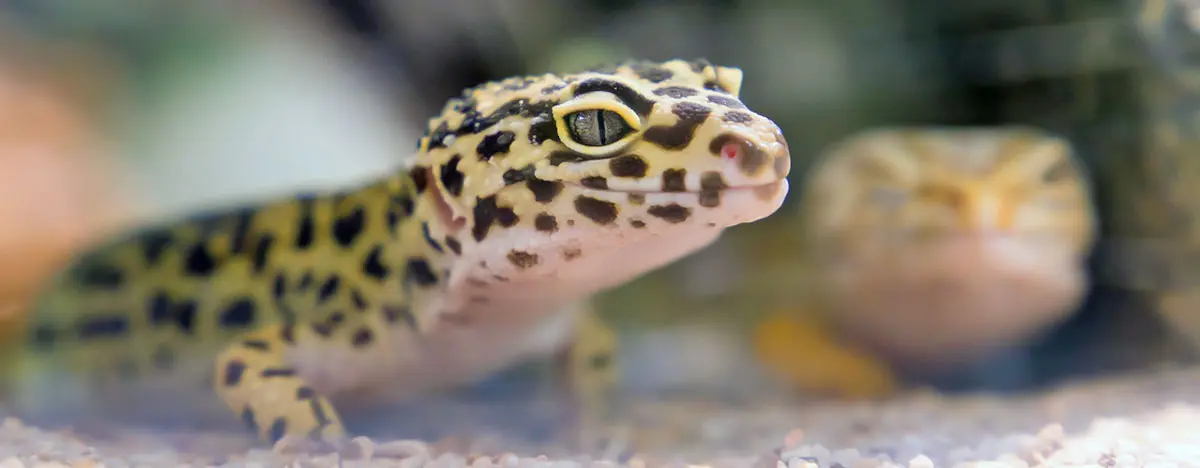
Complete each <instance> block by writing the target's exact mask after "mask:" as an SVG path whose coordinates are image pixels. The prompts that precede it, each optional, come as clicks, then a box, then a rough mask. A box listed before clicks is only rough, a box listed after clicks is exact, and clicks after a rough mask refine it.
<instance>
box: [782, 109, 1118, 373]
mask: <svg viewBox="0 0 1200 468" xmlns="http://www.w3.org/2000/svg"><path fill="white" fill-rule="evenodd" d="M809 177H810V179H809V180H810V182H809V183H808V184H806V187H807V189H808V190H807V192H806V193H805V196H804V198H803V200H804V206H805V208H804V210H805V215H806V219H807V221H808V223H807V232H806V235H807V241H808V242H809V243H810V247H809V248H810V254H811V255H812V256H813V258H816V259H818V260H819V261H820V262H822V263H821V264H820V266H818V267H817V271H821V272H822V277H823V279H825V280H827V283H826V284H825V287H823V288H822V291H823V292H825V293H827V294H828V295H829V299H830V300H831V303H834V304H837V307H836V308H837V311H836V313H835V314H834V316H835V319H836V320H837V321H839V322H840V323H841V324H842V325H843V326H845V327H846V328H847V329H849V330H851V333H855V334H857V335H858V336H860V337H862V340H863V341H865V342H868V345H869V346H871V347H875V348H877V349H882V350H884V351H883V353H884V354H888V355H892V356H895V357H896V358H897V359H898V360H900V361H909V362H915V363H921V364H926V363H927V364H937V365H939V366H940V365H942V364H943V363H941V362H935V361H959V360H970V359H971V358H976V357H979V356H981V355H982V354H983V353H986V352H991V351H994V350H995V349H997V348H1003V347H1006V346H1010V345H1015V344H1019V343H1020V342H1022V341H1025V340H1027V339H1030V338H1032V337H1034V336H1036V335H1037V334H1038V333H1040V332H1041V331H1043V330H1046V329H1047V328H1048V327H1050V326H1052V325H1054V324H1056V323H1058V322H1060V321H1061V320H1063V319H1065V318H1066V317H1069V316H1070V314H1071V313H1072V312H1073V311H1074V310H1075V309H1076V307H1077V306H1078V304H1079V302H1080V301H1081V300H1082V298H1083V294H1084V293H1085V292H1086V287H1087V273H1086V265H1085V262H1086V258H1087V254H1088V253H1089V252H1090V250H1091V247H1092V245H1093V243H1094V239H1095V236H1096V218H1095V214H1094V212H1093V207H1092V201H1091V197H1090V190H1089V187H1088V184H1087V177H1086V173H1085V172H1084V167H1083V166H1082V164H1080V163H1079V161H1078V160H1077V159H1076V157H1075V154H1074V152H1073V151H1072V148H1071V145H1070V143H1069V142H1068V141H1067V140H1065V139H1064V138H1061V137H1058V136H1056V135H1053V134H1050V133H1048V132H1045V131H1041V130H1037V129H1034V128H1028V127H994V128H885V129H878V130H871V131H866V132H863V133H860V134H858V135H856V136H853V137H850V138H847V139H846V140H843V141H842V142H840V143H838V144H836V145H834V147H833V148H832V149H831V151H830V152H828V153H827V155H826V156H825V157H823V158H822V161H821V162H820V163H819V164H817V165H816V166H815V167H814V169H813V171H812V173H811V174H810V176H809ZM959 363H960V362H949V363H948V364H959Z"/></svg>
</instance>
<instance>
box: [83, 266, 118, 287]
mask: <svg viewBox="0 0 1200 468" xmlns="http://www.w3.org/2000/svg"><path fill="white" fill-rule="evenodd" d="M75 277H76V280H77V281H79V282H80V283H81V284H82V285H84V286H88V287H93V288H99V289H106V290H113V289H117V288H120V287H121V285H123V284H125V272H124V271H122V270H121V269H120V268H117V267H115V266H113V265H109V264H106V263H100V262H88V263H85V264H83V265H81V266H80V267H79V269H78V270H76V274H75Z"/></svg>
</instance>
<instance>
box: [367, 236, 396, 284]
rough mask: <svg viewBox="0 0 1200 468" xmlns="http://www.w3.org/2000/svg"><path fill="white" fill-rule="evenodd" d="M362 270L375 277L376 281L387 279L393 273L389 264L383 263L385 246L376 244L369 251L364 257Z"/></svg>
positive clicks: (369, 276) (370, 276)
mask: <svg viewBox="0 0 1200 468" xmlns="http://www.w3.org/2000/svg"><path fill="white" fill-rule="evenodd" d="M362 271H363V274H364V275H367V277H368V278H374V279H375V280H376V281H381V282H382V281H383V280H386V279H387V277H388V274H390V273H391V271H390V269H388V267H387V265H384V264H383V246H382V245H376V246H375V247H374V248H372V249H371V251H370V252H369V253H367V256H366V258H364V259H363V264H362Z"/></svg>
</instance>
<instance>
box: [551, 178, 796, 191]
mask: <svg viewBox="0 0 1200 468" xmlns="http://www.w3.org/2000/svg"><path fill="white" fill-rule="evenodd" d="M785 180H787V179H776V180H773V181H770V182H764V183H761V184H754V185H735V186H731V187H722V188H719V189H714V190H671V191H667V190H642V189H621V188H612V187H608V188H596V187H588V186H586V185H583V184H580V183H578V182H566V185H568V186H571V187H575V188H582V189H586V190H591V191H594V192H600V193H623V194H630V193H632V194H642V195H652V194H675V193H678V194H689V193H690V194H693V195H698V194H701V193H712V192H716V193H727V192H735V191H751V190H760V189H766V188H768V187H773V186H776V185H779V184H780V183H782V182H783V181H785Z"/></svg>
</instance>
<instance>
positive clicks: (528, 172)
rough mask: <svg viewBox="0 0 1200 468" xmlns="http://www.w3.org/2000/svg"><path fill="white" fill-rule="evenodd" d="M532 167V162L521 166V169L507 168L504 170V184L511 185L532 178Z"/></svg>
mask: <svg viewBox="0 0 1200 468" xmlns="http://www.w3.org/2000/svg"><path fill="white" fill-rule="evenodd" d="M534 169H535V168H534V167H533V165H532V164H530V165H528V166H525V167H522V168H521V169H509V170H507V171H504V176H503V177H504V185H513V184H515V183H518V182H522V181H525V180H528V179H532V178H533V173H534Z"/></svg>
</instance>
